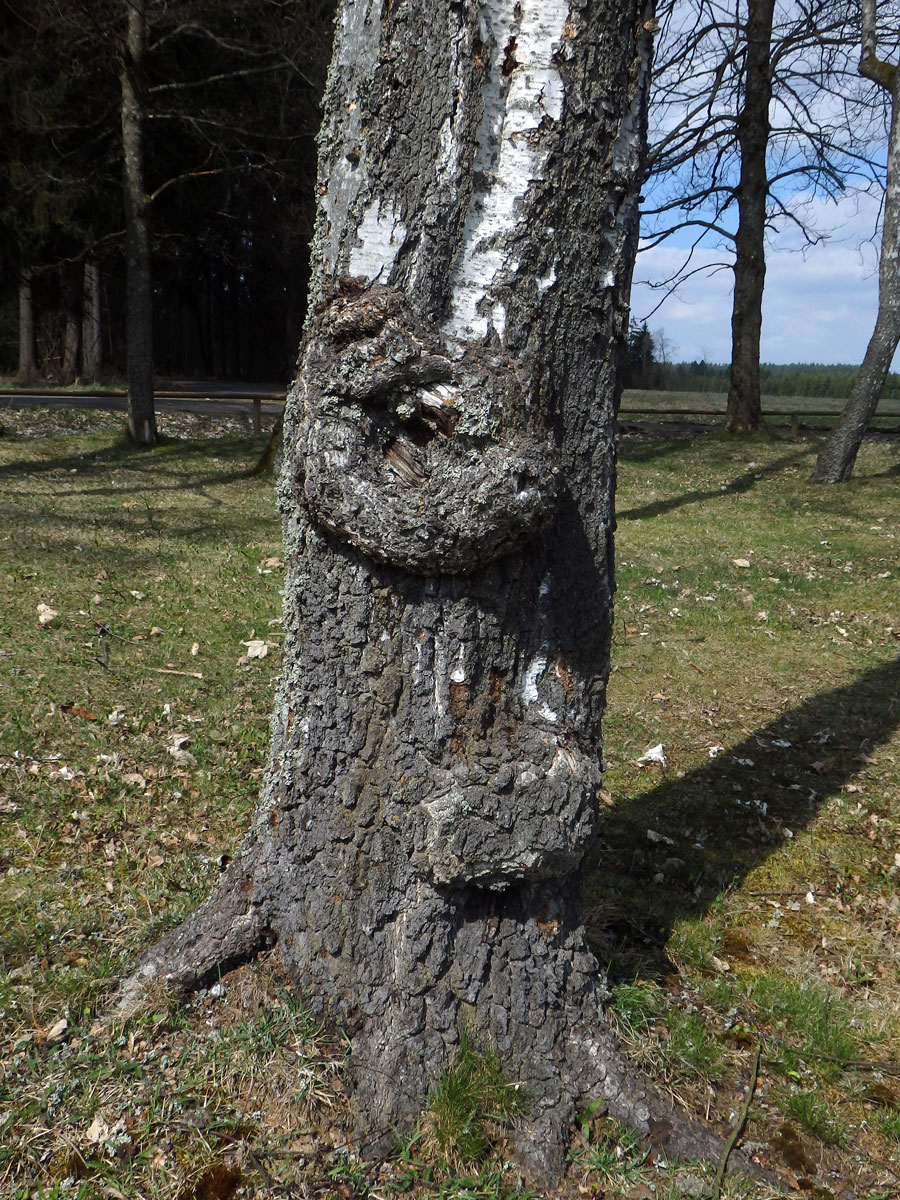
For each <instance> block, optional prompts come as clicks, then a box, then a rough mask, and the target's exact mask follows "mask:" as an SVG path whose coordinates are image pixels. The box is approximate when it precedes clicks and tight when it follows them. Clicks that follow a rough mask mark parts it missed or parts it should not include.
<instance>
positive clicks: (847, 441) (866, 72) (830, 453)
mask: <svg viewBox="0 0 900 1200" xmlns="http://www.w3.org/2000/svg"><path fill="white" fill-rule="evenodd" d="M861 33H862V39H861V40H862V53H861V55H860V60H859V72H860V74H861V75H863V76H864V77H865V78H866V79H870V80H871V81H872V82H873V83H876V84H878V86H879V87H880V88H881V89H882V90H883V91H884V92H886V94H887V95H888V96H889V97H890V104H891V124H890V134H889V139H888V152H887V185H886V188H885V196H884V217H883V221H882V227H881V254H880V258H879V264H878V316H877V318H876V321H875V329H874V331H873V333H872V337H871V338H870V339H869V344H868V346H867V348H866V355H865V358H864V359H863V362H862V366H861V367H860V369H859V374H858V375H857V377H856V381H855V383H854V385H853V391H852V392H851V394H850V399H849V400H848V401H847V403H846V405H845V406H844V411H843V412H842V413H841V415H840V418H839V419H838V421H837V423H836V425H835V426H834V428H833V429H832V430H831V432H830V433H829V435H828V437H827V438H826V440H825V444H824V446H823V447H822V449H821V451H820V453H819V457H818V460H817V462H816V467H815V470H814V471H813V475H812V478H813V480H815V481H816V482H817V483H840V482H842V481H843V480H846V479H849V478H850V473H851V472H852V470H853V464H854V463H855V462H856V456H857V454H858V453H859V447H860V443H861V442H862V439H863V434H864V433H865V431H866V429H867V428H868V425H869V422H870V421H871V419H872V417H873V415H874V413H875V409H876V408H877V407H878V401H879V400H880V399H881V393H882V390H883V388H884V382H885V379H886V378H887V373H888V371H889V370H890V369H891V362H892V360H893V357H894V354H895V352H896V350H897V344H898V342H900V72H898V69H897V66H896V64H895V63H890V62H885V61H884V60H882V59H880V58H879V57H878V54H877V52H876V48H877V38H876V34H877V29H876V13H875V0H862V19H861Z"/></svg>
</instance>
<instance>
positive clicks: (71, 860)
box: [0, 412, 900, 1200]
mask: <svg viewBox="0 0 900 1200" xmlns="http://www.w3.org/2000/svg"><path fill="white" fill-rule="evenodd" d="M3 422H4V424H5V425H6V427H7V435H6V436H4V437H0V930H2V932H0V1196H2V1197H4V1198H5V1197H7V1196H8V1197H10V1198H12V1197H15V1198H16V1200H25V1197H29V1198H30V1197H39V1196H41V1197H44V1196H46V1197H58V1196H63V1195H65V1196H68V1197H71V1198H74V1200H88V1198H90V1200H93V1198H94V1197H97V1198H98V1200H99V1198H101V1197H103V1198H107V1197H111V1198H112V1200H118V1198H119V1197H123V1196H124V1197H128V1198H131V1197H134V1198H136V1200H143V1198H145V1197H147V1198H153V1200H156V1198H159V1200H216V1198H220V1197H228V1196H232V1195H245V1196H250V1195H255V1196H257V1197H273V1198H274V1197H288V1196H293V1197H332V1196H333V1197H373V1198H377V1197H392V1196H399V1195H421V1196H440V1197H446V1198H447V1200H450V1198H451V1197H456V1198H457V1200H480V1198H482V1197H483V1198H484V1200H490V1198H493V1200H497V1198H500V1197H505V1198H508V1200H511V1198H512V1197H524V1196H527V1195H529V1194H533V1193H529V1192H528V1190H527V1189H526V1188H524V1187H523V1186H521V1185H520V1183H519V1182H518V1181H517V1179H516V1177H515V1175H514V1173H512V1172H510V1171H509V1170H506V1169H505V1168H504V1165H503V1162H504V1160H503V1127H504V1123H505V1122H508V1121H511V1120H515V1119H516V1112H515V1111H513V1110H512V1109H511V1108H510V1107H509V1106H504V1103H503V1097H504V1094H505V1093H504V1089H503V1083H502V1080H500V1079H499V1077H498V1075H497V1066H496V1064H492V1063H491V1062H490V1059H489V1058H488V1059H487V1060H483V1059H478V1060H477V1061H476V1059H475V1058H472V1059H471V1060H469V1059H467V1060H466V1061H465V1062H463V1063H462V1064H461V1067H460V1071H459V1072H458V1073H457V1075H455V1076H453V1077H450V1078H445V1079H444V1080H443V1081H441V1083H440V1087H439V1088H438V1089H437V1090H436V1093H435V1098H434V1102H433V1104H432V1105H431V1106H430V1109H429V1111H428V1112H426V1113H424V1114H423V1119H422V1123H421V1126H420V1129H419V1130H418V1131H417V1132H416V1134H415V1135H410V1136H408V1137H406V1138H405V1139H404V1140H403V1141H402V1142H399V1141H398V1152H397V1157H396V1159H395V1160H394V1161H392V1162H390V1163H383V1164H376V1165H374V1166H373V1165H367V1164H363V1163H360V1162H359V1161H358V1160H357V1158H356V1157H355V1156H354V1154H353V1147H352V1146H350V1145H349V1144H348V1142H347V1135H346V1117H347V1097H346V1094H345V1089H344V1084H343V1081H342V1063H343V1060H344V1056H345V1050H346V1046H345V1042H344V1039H343V1038H342V1036H341V1033H340V1031H339V1030H331V1029H327V1028H322V1027H321V1026H320V1025H319V1024H318V1023H317V1022H316V1021H315V1020H314V1019H313V1018H312V1017H311V1016H310V1014H309V1010H308V1008H307V1006H306V1004H305V1001H304V998H303V997H302V996H300V995H298V994H297V993H296V992H294V991H293V990H291V989H290V988H289V987H288V986H287V985H286V981H285V980H284V979H283V978H282V977H281V975H280V973H279V969H278V964H277V960H276V959H275V958H274V957H270V958H269V959H265V960H260V961H259V962H257V963H255V964H253V965H252V966H250V967H247V968H244V969H242V970H241V971H239V972H236V973H235V974H233V975H231V976H228V977H226V978H225V979H223V980H222V981H221V984H219V985H217V986H216V987H214V988H212V989H210V991H209V992H207V993H205V994H203V995H201V996H199V997H197V998H196V999H194V1000H193V1001H192V1002H191V1003H190V1004H188V1005H186V1006H183V1007H172V1006H170V1004H169V1003H168V1002H167V999H166V997H164V996H160V997H159V998H158V1003H155V1004H151V1005H148V1007H147V1010H146V1011H144V1012H142V1013H140V1014H138V1015H136V1016H135V1017H133V1018H132V1019H131V1020H130V1021H128V1022H127V1023H126V1024H122V1025H116V1026H113V1027H112V1028H110V1026H108V1025H105V1024H103V1023H102V1022H101V1021H100V1019H99V1018H100V1017H101V1015H102V1013H103V1005H104V999H105V997H106V996H107V995H108V993H109V990H110V988H111V984H112V981H113V980H114V978H115V976H116V975H117V974H118V973H120V972H121V971H123V970H124V969H126V968H127V966H128V965H129V964H130V963H132V962H133V961H134V957H135V956H136V954H137V953H138V951H139V950H140V948H141V947H142V946H144V945H146V944H147V943H148V941H150V940H151V939H153V938H154V937H156V936H158V935H159V933H160V932H161V931H162V930H164V929H166V928H168V927H170V926H171V925H172V924H173V923H174V922H176V921H177V920H178V919H179V917H180V916H181V915H182V914H184V913H185V912H186V911H187V910H188V909H189V908H190V907H191V906H193V905H194V904H196V903H197V902H198V900H199V899H200V898H201V897H202V896H203V895H204V894H205V892H206V891H207V890H208V888H209V885H210V883H211V881H212V880H213V879H214V878H215V877H216V874H217V872H218V870H219V869H220V864H221V863H222V861H223V856H227V855H229V854H232V853H233V852H234V849H235V847H236V846H237V844H238V842H239V839H240V833H241V830H242V829H243V827H244V826H245V824H246V822H247V820H248V817H249V813H250V811H251V809H252V805H253V801H254V795H255V791H256V787H257V784H258V780H259V777H260V774H261V772H262V770H263V767H264V763H265V758H266V752H267V743H268V714H269V708H270V705H271V697H272V688H273V685H274V680H275V675H276V673H277V668H278V661H279V653H280V644H281V637H280V596H279V587H280V582H281V559H280V531H279V527H278V522H277V518H276V514H275V511H274V505H273V497H272V486H271V481H266V480H262V481H260V480H258V479H248V478H247V477H246V475H245V474H244V472H245V471H246V470H247V468H248V467H250V466H252V464H253V463H254V462H255V461H256V458H257V457H258V454H259V451H260V449H261V447H262V443H263V439H260V438H252V437H249V436H248V435H247V433H246V429H245V428H243V427H242V426H241V425H240V423H239V422H237V421H233V422H230V423H228V422H216V423H211V422H206V421H204V420H202V419H200V418H195V417H188V416H179V417H175V416H172V417H165V418H163V421H162V422H161V424H162V427H163V430H164V431H167V432H168V433H169V434H170V437H171V440H169V441H168V442H167V443H165V444H164V445H162V446H161V447H160V448H159V449H157V450H155V451H153V452H151V453H139V452H136V451H134V450H132V449H131V448H129V447H128V446H127V445H125V444H124V443H123V442H122V441H121V440H120V438H119V434H118V431H117V427H116V424H115V418H114V417H112V416H111V415H110V414H108V413H89V412H78V413H73V414H66V413H49V412H18V413H15V412H13V413H4V414H3ZM814 455H815V442H814V441H812V440H809V439H806V438H801V439H800V440H797V441H794V440H790V439H787V438H784V439H780V438H778V437H775V438H771V439H757V440H752V441H748V442H740V443H732V442H728V441H725V440H722V439H719V438H717V437H704V438H698V439H693V440H691V439H689V438H683V437H682V438H669V439H663V438H661V437H658V436H655V435H647V434H635V435H630V436H627V437H625V438H624V440H623V444H622V448H621V456H620V470H619V474H620V479H619V499H618V511H619V533H618V538H617V557H618V599H617V610H616V633H615V645H614V668H613V674H612V676H611V680H610V686H609V697H608V712H607V718H606V722H605V730H606V734H605V745H606V749H605V757H606V760H607V771H606V776H605V786H606V791H605V793H604V797H603V802H604V813H605V817H604V821H603V823H602V828H601V846H600V852H599V854H598V857H597V861H596V863H595V864H594V865H593V867H592V870H591V873H590V878H589V881H588V900H589V917H590V928H591V932H592V937H593V939H594V944H595V949H596V952H597V954H598V957H599V959H600V961H601V963H602V965H603V966H604V967H606V968H607V969H608V971H609V977H610V984H611V1001H610V1006H611V1011H612V1013H613V1016H614V1019H615V1020H616V1021H617V1022H618V1024H619V1027H620V1029H621V1031H622V1035H623V1037H624V1038H625V1039H626V1041H627V1043H628V1044H629V1046H630V1047H631V1050H632V1052H633V1054H634V1056H635V1059H636V1060H637V1061H639V1062H640V1063H642V1064H643V1066H644V1068H645V1069H646V1070H648V1071H650V1072H651V1073H652V1074H654V1075H655V1076H656V1077H657V1078H658V1079H660V1080H661V1081H663V1082H665V1083H666V1085H667V1086H669V1087H670V1088H671V1089H672V1090H673V1092H674V1093H675V1094H676V1095H677V1096H679V1097H680V1098H681V1099H682V1101H683V1103H684V1104H685V1105H686V1106H687V1108H688V1109H689V1110H690V1111H692V1112H694V1113H696V1114H698V1115H699V1116H701V1117H705V1116H708V1117H709V1119H710V1121H712V1122H714V1123H715V1124H716V1125H717V1126H718V1127H719V1129H720V1130H721V1131H723V1132H724V1133H727V1132H728V1130H729V1129H730V1128H732V1127H733V1126H734V1124H735V1122H736V1120H737V1114H738V1112H739V1111H740V1108H741V1104H742V1101H743V1097H744V1091H745V1089H746V1086H747V1082H748V1079H749V1077H750V1074H751V1067H752V1063H753V1060H754V1056H755V1053H756V1049H757V1047H759V1049H760V1071H759V1079H758V1082H757V1084H756V1086H755V1090H754V1094H753V1101H752V1105H751V1108H750V1119H749V1123H748V1128H747V1132H746V1134H745V1138H744V1146H745V1148H747V1147H749V1148H750V1149H751V1150H753V1151H755V1152H756V1153H757V1154H758V1156H759V1157H760V1158H761V1159H762V1160H764V1161H765V1162H766V1163H767V1164H768V1165H769V1167H770V1168H771V1169H772V1170H774V1171H775V1172H776V1173H777V1174H778V1175H779V1177H780V1178H781V1179H782V1180H783V1181H784V1187H783V1194H784V1195H793V1194H798V1195H799V1194H801V1193H802V1194H805V1195H807V1196H812V1197H818V1198H819V1200H828V1198H829V1197H850V1196H854V1197H866V1198H867V1200H875V1198H876V1197H878V1198H879V1200H888V1198H890V1197H895V1196H896V1195H897V1194H898V1192H900V594H898V577H900V565H898V561H897V551H898V541H900V519H898V518H900V494H898V487H897V484H898V480H900V442H897V441H891V440H881V441H873V442H870V443H867V444H866V445H865V446H864V448H863V451H862V453H861V456H860V460H859V464H858V467H857V473H856V477H855V479H854V480H853V481H851V483H849V484H848V485H844V486H842V487H840V488H828V489H825V488H813V487H812V486H811V485H809V484H808V483H807V482H806V480H807V478H808V475H809V472H810V470H811V468H812V464H813V461H814ZM40 606H44V607H43V608H41V607H40ZM51 614H52V615H51ZM263 650H264V651H265V653H264V654H263ZM657 744H662V746H663V747H664V756H665V764H664V765H662V764H651V765H649V766H644V767H641V766H638V765H637V759H638V758H639V757H640V756H641V755H642V754H643V753H644V751H646V750H647V749H648V748H649V747H651V746H655V745H657ZM454 1106H455V1107H454ZM460 1111H462V1113H463V1117H464V1119H463V1120H462V1122H461V1125H460V1127H459V1128H456V1129H455V1130H454V1127H453V1119H454V1114H456V1118H457V1120H458V1123H459V1112H460ZM485 1113H486V1114H487V1117H488V1118H489V1119H487V1120H485V1121H483V1122H482V1121H481V1120H480V1119H479V1118H480V1116H482V1115H484V1114H485ZM572 1159H573V1161H572V1165H571V1169H570V1174H569V1177H568V1179H567V1181H566V1184H565V1187H564V1188H563V1190H562V1191H561V1193H560V1194H561V1195H564V1196H566V1197H577V1196H584V1195H588V1196H591V1195H593V1196H601V1195H602V1196H606V1197H608V1198H615V1197H620V1196H632V1197H634V1198H635V1200H648V1198H649V1197H650V1196H657V1197H659V1198H660V1200H674V1198H675V1197H676V1196H679V1195H686V1194H691V1195H697V1196H703V1195H706V1196H710V1195H711V1194H712V1190H711V1185H712V1175H713V1174H714V1169H713V1171H710V1170H709V1168H708V1167H701V1166H683V1167H679V1168H677V1169H676V1168H675V1167H672V1166H669V1167H667V1166H665V1165H664V1164H660V1163H656V1162H654V1161H653V1156H651V1157H650V1158H649V1159H645V1158H644V1155H643V1154H642V1153H641V1152H640V1151H638V1150H636V1149H634V1148H633V1147H632V1146H631V1144H630V1142H629V1141H628V1139H627V1137H624V1136H623V1135H622V1133H621V1131H619V1130H616V1129H615V1128H612V1127H610V1126H609V1125H608V1123H606V1122H605V1121H604V1120H602V1119H598V1118H595V1117H592V1116H591V1115H590V1114H585V1116H584V1118H583V1120H582V1121H581V1122H580V1124H579V1126H578V1128H577V1129H576V1130H574V1131H573V1151H572ZM773 1194H774V1193H773V1192H772V1191H770V1190H766V1189H757V1188H754V1187H752V1186H750V1185H748V1184H745V1183H742V1182H740V1181H736V1180H734V1179H732V1178H730V1177H729V1178H728V1179H727V1180H726V1184H725V1188H724V1190H723V1195H725V1196H729V1197H732V1198H735V1197H738V1196H743V1197H751V1196H754V1197H756V1196H758V1197H766V1196H772V1195H773Z"/></svg>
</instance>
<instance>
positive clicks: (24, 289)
mask: <svg viewBox="0 0 900 1200" xmlns="http://www.w3.org/2000/svg"><path fill="white" fill-rule="evenodd" d="M16 379H17V381H18V382H19V383H22V384H29V383H34V381H35V379H37V362H36V361H35V357H34V294H33V291H32V284H31V271H29V270H24V271H22V273H21V274H20V275H19V365H18V368H17V370H16Z"/></svg>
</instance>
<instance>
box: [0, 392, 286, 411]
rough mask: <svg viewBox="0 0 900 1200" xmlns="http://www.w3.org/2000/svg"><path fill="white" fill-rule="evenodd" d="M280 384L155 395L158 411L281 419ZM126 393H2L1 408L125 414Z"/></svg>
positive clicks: (282, 405)
mask: <svg viewBox="0 0 900 1200" xmlns="http://www.w3.org/2000/svg"><path fill="white" fill-rule="evenodd" d="M285 390H286V389H282V390H281V391H278V390H277V385H273V386H272V387H270V388H260V389H258V390H257V389H254V388H246V387H243V388H242V387H240V385H236V384H230V385H225V386H223V387H220V386H216V387H215V388H210V389H208V390H207V389H202V388H200V387H196V386H193V387H184V388H174V389H172V390H169V389H161V390H160V391H157V392H156V393H155V395H156V408H157V411H158V412H187V413H200V414H201V415H203V414H205V415H207V416H234V415H235V414H240V413H246V414H248V415H250V416H252V415H253V410H254V408H255V407H256V406H257V405H258V406H259V412H260V413H261V415H262V416H267V417H278V416H280V415H281V412H282V410H283V408H284V400H283V396H284V391H285ZM125 406H126V396H125V393H124V392H63V391H56V390H54V391H44V392H42V391H40V390H38V389H27V390H25V389H23V390H16V391H3V392H0V407H4V408H90V409H106V410H108V411H110V412H124V410H125Z"/></svg>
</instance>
